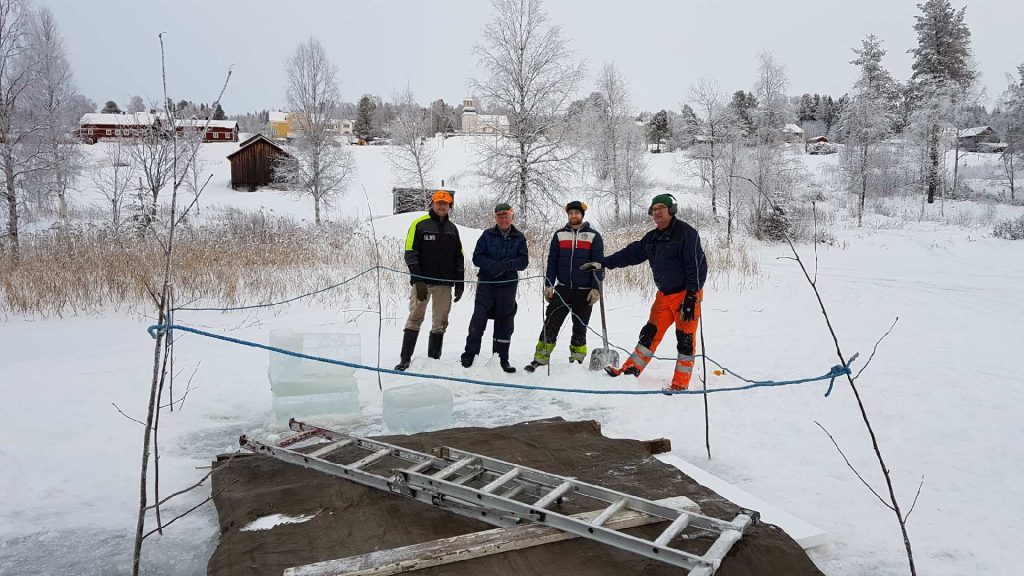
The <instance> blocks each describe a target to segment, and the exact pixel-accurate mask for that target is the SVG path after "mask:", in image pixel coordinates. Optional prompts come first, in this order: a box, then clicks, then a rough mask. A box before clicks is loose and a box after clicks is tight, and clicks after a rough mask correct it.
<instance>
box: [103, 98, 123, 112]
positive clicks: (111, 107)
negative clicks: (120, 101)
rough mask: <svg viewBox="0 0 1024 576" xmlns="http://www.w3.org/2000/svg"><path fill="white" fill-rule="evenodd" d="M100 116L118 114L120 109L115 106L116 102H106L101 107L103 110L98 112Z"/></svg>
mask: <svg viewBox="0 0 1024 576" xmlns="http://www.w3.org/2000/svg"><path fill="white" fill-rule="evenodd" d="M100 113H101V114H120V113H121V108H120V107H119V106H118V105H117V102H114V101H113V100H107V103H106V104H104V105H103V109H102V110H100Z"/></svg>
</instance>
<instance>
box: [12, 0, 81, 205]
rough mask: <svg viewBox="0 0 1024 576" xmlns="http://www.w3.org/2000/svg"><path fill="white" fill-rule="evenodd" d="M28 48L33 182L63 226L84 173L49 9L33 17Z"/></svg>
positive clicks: (62, 53) (67, 67)
mask: <svg viewBox="0 0 1024 576" xmlns="http://www.w3.org/2000/svg"><path fill="white" fill-rule="evenodd" d="M30 43H31V44H30V50H31V58H32V59H33V61H34V64H35V68H36V77H35V81H34V82H32V84H31V86H30V87H29V88H28V90H27V91H26V94H27V101H28V106H29V108H30V114H31V116H32V118H33V120H34V122H33V124H34V125H35V126H36V127H37V128H38V130H37V131H36V132H35V138H37V139H38V140H37V143H36V149H37V150H38V168H39V169H38V171H37V173H36V174H35V178H34V181H35V182H36V184H37V185H38V186H39V187H40V190H41V192H43V193H44V194H45V195H46V196H47V197H49V198H51V199H56V201H57V213H58V216H59V218H60V222H61V223H62V224H66V223H67V221H68V193H69V191H70V189H71V187H72V186H73V184H74V181H75V179H76V178H77V177H78V176H79V174H81V172H82V168H83V164H84V158H83V154H82V152H81V150H80V148H79V146H78V144H77V142H76V141H75V140H74V138H73V137H72V135H71V134H72V132H73V130H74V128H75V127H76V126H77V124H78V118H77V117H76V113H75V104H76V96H77V88H76V86H75V81H74V75H73V74H72V72H71V64H70V63H69V62H68V59H67V52H66V50H65V49H64V40H63V38H61V35H60V31H59V30H58V29H57V21H56V19H55V18H54V16H53V13H52V12H50V9H49V8H45V7H43V8H40V9H39V11H38V12H37V13H36V15H35V18H34V19H33V28H32V36H31V40H30Z"/></svg>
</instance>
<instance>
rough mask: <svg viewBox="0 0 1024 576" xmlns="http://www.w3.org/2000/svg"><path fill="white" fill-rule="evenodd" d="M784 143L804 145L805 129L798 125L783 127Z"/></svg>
mask: <svg viewBox="0 0 1024 576" xmlns="http://www.w3.org/2000/svg"><path fill="white" fill-rule="evenodd" d="M782 141H783V142H786V143H788V144H803V143H804V129H803V128H801V127H799V126H797V125H796V124H786V125H785V126H783V127H782Z"/></svg>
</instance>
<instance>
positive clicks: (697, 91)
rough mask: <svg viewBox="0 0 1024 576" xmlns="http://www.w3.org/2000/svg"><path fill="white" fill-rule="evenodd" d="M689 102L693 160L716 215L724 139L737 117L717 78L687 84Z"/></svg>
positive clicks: (736, 122)
mask: <svg viewBox="0 0 1024 576" xmlns="http://www.w3.org/2000/svg"><path fill="white" fill-rule="evenodd" d="M690 103H691V104H692V105H693V114H694V116H692V117H691V118H692V119H691V122H695V123H696V126H694V129H695V130H694V132H695V133H696V135H697V147H696V153H695V154H694V159H695V160H696V162H697V164H698V168H699V173H700V175H701V180H702V183H704V184H707V185H708V186H709V187H710V188H711V213H712V214H715V215H717V214H718V188H719V183H720V172H721V163H722V156H723V154H724V153H725V150H724V147H723V140H724V139H725V137H726V136H727V133H728V132H729V131H731V130H733V129H734V128H736V127H737V125H738V118H736V116H735V114H734V112H733V109H732V108H731V107H730V106H729V105H728V103H727V102H726V100H725V94H724V93H723V92H722V88H721V86H720V85H719V84H718V81H717V80H715V79H713V78H707V77H704V78H700V79H698V80H697V83H696V84H694V85H693V86H691V87H690ZM684 115H685V114H684Z"/></svg>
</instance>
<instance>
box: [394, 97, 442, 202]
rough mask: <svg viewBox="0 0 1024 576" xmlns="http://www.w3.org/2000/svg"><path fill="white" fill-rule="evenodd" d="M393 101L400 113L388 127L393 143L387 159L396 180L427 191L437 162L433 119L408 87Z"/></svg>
mask: <svg viewBox="0 0 1024 576" xmlns="http://www.w3.org/2000/svg"><path fill="white" fill-rule="evenodd" d="M394 100H395V108H396V110H397V115H396V116H395V119H394V120H392V121H391V124H390V127H389V131H390V132H391V146H388V149H387V156H388V161H390V163H391V167H392V169H393V170H394V173H395V180H396V182H398V183H399V184H402V185H406V186H410V185H412V186H419V187H420V188H421V189H423V190H426V189H427V182H428V181H430V180H431V178H430V175H431V172H433V170H434V167H435V165H436V163H437V158H436V156H437V155H436V154H435V150H436V148H435V146H434V143H433V139H432V135H433V134H432V132H431V119H430V117H429V116H428V115H427V111H426V110H424V109H423V108H420V105H419V104H417V103H416V98H415V96H414V95H413V92H412V88H410V87H409V86H406V88H405V90H403V91H402V93H400V94H398V95H396V96H395V98H394Z"/></svg>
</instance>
